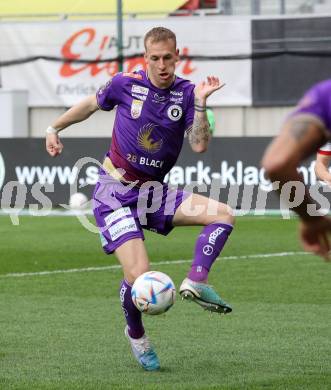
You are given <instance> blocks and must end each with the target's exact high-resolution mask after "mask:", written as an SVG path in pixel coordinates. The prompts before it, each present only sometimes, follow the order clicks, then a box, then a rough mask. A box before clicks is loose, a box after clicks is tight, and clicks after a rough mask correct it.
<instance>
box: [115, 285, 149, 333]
mask: <svg viewBox="0 0 331 390" xmlns="http://www.w3.org/2000/svg"><path fill="white" fill-rule="evenodd" d="M120 300H121V306H122V309H123V313H124V315H125V319H126V322H127V324H128V328H129V329H128V331H129V336H130V337H132V338H133V339H140V337H142V336H143V335H144V333H145V329H144V326H143V323H142V319H141V312H140V311H139V310H138V309H137V308H136V306H135V305H134V303H133V302H132V298H131V285H130V284H129V283H128V282H127V281H126V280H125V279H124V280H122V282H121V287H120Z"/></svg>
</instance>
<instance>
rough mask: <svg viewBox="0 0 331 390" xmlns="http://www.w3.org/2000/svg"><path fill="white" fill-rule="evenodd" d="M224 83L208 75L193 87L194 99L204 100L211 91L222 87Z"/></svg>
mask: <svg viewBox="0 0 331 390" xmlns="http://www.w3.org/2000/svg"><path fill="white" fill-rule="evenodd" d="M224 85H225V84H224V83H222V82H221V81H220V80H219V78H218V77H215V76H208V77H207V80H204V81H202V82H201V83H200V84H198V85H197V86H196V87H195V89H194V94H195V97H196V99H199V100H200V101H201V100H202V101H203V102H205V101H206V99H207V97H208V96H210V95H211V94H212V93H213V92H215V91H217V90H219V89H221V88H222V87H224Z"/></svg>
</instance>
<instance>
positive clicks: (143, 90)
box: [131, 84, 149, 96]
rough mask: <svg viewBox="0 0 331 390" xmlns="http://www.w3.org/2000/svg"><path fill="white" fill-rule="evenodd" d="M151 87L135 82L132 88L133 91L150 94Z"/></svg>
mask: <svg viewBox="0 0 331 390" xmlns="http://www.w3.org/2000/svg"><path fill="white" fill-rule="evenodd" d="M148 91H149V88H145V87H142V86H140V85H136V84H133V85H132V88H131V92H133V93H140V94H142V95H146V96H147V95H148Z"/></svg>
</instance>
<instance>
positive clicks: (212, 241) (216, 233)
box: [208, 227, 225, 245]
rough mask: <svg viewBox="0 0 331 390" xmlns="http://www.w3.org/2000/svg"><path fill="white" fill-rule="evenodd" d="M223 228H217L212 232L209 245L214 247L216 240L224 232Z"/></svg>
mask: <svg viewBox="0 0 331 390" xmlns="http://www.w3.org/2000/svg"><path fill="white" fill-rule="evenodd" d="M224 230H225V229H224V228H221V227H218V228H217V229H215V230H214V231H213V232H211V233H210V235H209V239H208V242H209V244H212V245H215V242H216V238H217V237H218V236H220V235H221V234H222V233H223V232H224Z"/></svg>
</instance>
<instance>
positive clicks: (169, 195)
mask: <svg viewBox="0 0 331 390" xmlns="http://www.w3.org/2000/svg"><path fill="white" fill-rule="evenodd" d="M190 195H191V194H190V193H188V192H185V191H182V190H178V189H174V188H171V187H169V186H168V185H167V184H164V183H163V184H162V183H159V182H156V181H151V182H147V183H144V184H143V185H142V186H141V187H135V186H133V185H131V184H124V183H122V182H120V181H118V180H116V179H114V178H113V177H111V176H109V175H108V174H102V173H101V174H99V181H98V183H97V184H96V187H95V190H94V194H93V203H94V204H93V212H94V216H95V219H96V223H97V226H98V227H99V231H100V238H101V243H102V246H103V249H104V251H105V252H106V253H107V254H110V253H113V252H114V251H115V250H116V249H117V248H118V247H119V246H121V245H122V244H123V243H125V242H126V241H128V240H132V239H133V238H141V239H143V240H144V239H145V237H144V233H143V229H148V230H151V231H153V232H155V233H159V234H163V235H167V234H168V233H169V232H170V231H171V230H172V229H173V225H172V219H173V216H174V214H175V212H176V210H177V209H178V207H179V206H180V205H181V203H182V202H183V201H184V200H185V199H187V198H188V197H189V196H190Z"/></svg>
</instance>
